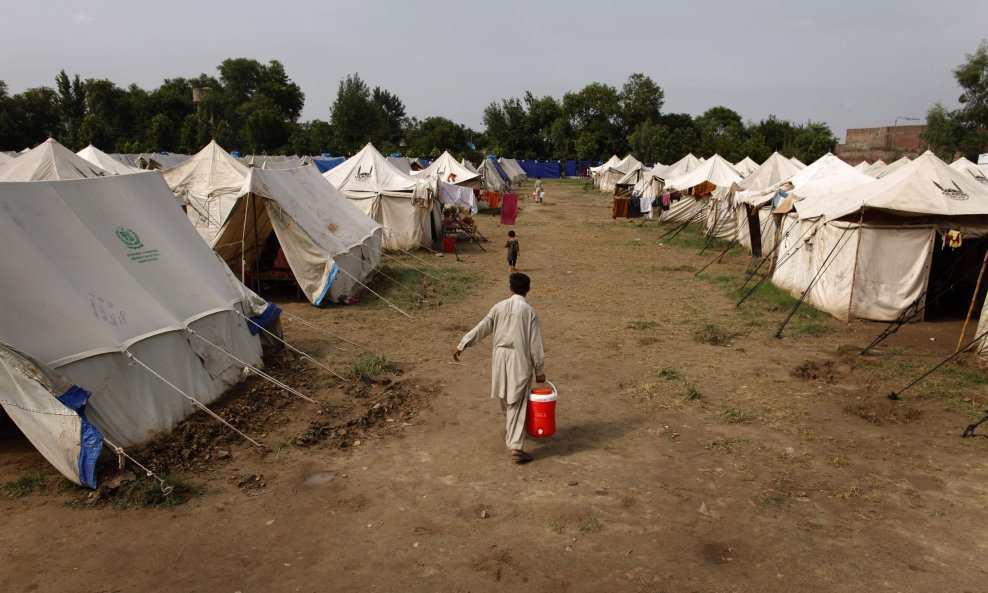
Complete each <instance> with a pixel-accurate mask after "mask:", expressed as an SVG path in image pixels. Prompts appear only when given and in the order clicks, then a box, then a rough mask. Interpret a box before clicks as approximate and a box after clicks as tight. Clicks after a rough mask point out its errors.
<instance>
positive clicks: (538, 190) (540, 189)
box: [535, 177, 545, 204]
mask: <svg viewBox="0 0 988 593" xmlns="http://www.w3.org/2000/svg"><path fill="white" fill-rule="evenodd" d="M544 195H545V187H544V186H543V185H542V177H536V178H535V203H536V204H541V203H542V196H544Z"/></svg>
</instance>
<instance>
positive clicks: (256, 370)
mask: <svg viewBox="0 0 988 593" xmlns="http://www.w3.org/2000/svg"><path fill="white" fill-rule="evenodd" d="M185 331H187V332H189V333H190V334H191V335H193V336H195V337H197V338H199V339H200V340H202V341H203V342H205V343H207V344H209V345H210V346H212V347H213V348H216V349H217V350H219V351H220V352H222V353H223V354H226V355H227V356H229V357H230V358H232V359H233V360H235V361H237V362H239V363H240V364H242V365H244V370H245V371H250V372H253V373H256V374H257V375H259V376H260V377H262V378H264V379H267V380H268V381H270V382H271V383H273V384H274V385H276V386H278V387H281V388H282V389H284V390H285V391H287V392H288V393H291V394H292V395H295V396H297V397H300V398H302V399H304V400H305V401H307V402H310V403H313V404H316V405H320V406H321V405H322V404H320V403H319V402H318V401H316V400H314V399H312V398H311V397H309V396H308V395H305V394H304V393H302V392H301V391H298V390H296V389H293V388H291V387H289V386H288V385H285V384H284V383H282V382H281V381H279V380H277V379H275V378H274V377H272V376H271V375H269V374H267V373H265V372H264V371H262V370H261V369H259V368H257V367H256V366H254V365H252V364H250V363H249V362H246V361H244V360H240V359H239V358H237V357H236V356H234V355H233V354H231V353H229V352H227V351H226V350H224V349H223V348H220V347H219V346H217V345H216V344H214V343H212V342H210V341H209V340H207V339H206V338H204V337H202V336H201V335H200V334H199V332H197V331H196V330H194V329H192V328H190V327H189V328H185Z"/></svg>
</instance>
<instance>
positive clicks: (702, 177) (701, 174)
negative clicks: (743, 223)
mask: <svg viewBox="0 0 988 593" xmlns="http://www.w3.org/2000/svg"><path fill="white" fill-rule="evenodd" d="M738 181H741V176H740V175H738V172H737V171H736V170H735V169H734V165H732V164H731V163H729V162H727V161H726V160H724V157H722V156H720V155H717V154H715V155H713V156H712V157H710V158H709V159H707V160H706V161H705V162H703V163H701V164H700V165H699V166H698V167H696V168H695V169H693V170H692V171H690V172H689V173H686V174H684V175H680V176H678V177H667V178H666V188H667V189H673V190H676V191H679V192H683V196H682V199H680V200H678V201H677V202H674V203H673V204H672V205H671V206H670V208H669V209H668V210H663V211H662V214H661V216H660V217H659V220H661V221H663V222H687V221H693V222H699V221H701V220H704V219H705V218H706V214H707V208H708V206H709V204H710V200H711V198H714V199H717V198H719V197H720V196H721V195H722V194H726V193H727V191H728V190H730V188H731V186H732V185H733V184H735V183H737V182H738ZM715 224H716V219H715Z"/></svg>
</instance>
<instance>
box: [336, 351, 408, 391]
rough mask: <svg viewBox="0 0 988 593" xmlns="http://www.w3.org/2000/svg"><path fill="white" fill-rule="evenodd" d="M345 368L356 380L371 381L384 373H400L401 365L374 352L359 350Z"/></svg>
mask: <svg viewBox="0 0 988 593" xmlns="http://www.w3.org/2000/svg"><path fill="white" fill-rule="evenodd" d="M347 370H349V371H350V374H351V375H353V377H354V378H355V379H357V380H360V381H363V382H364V383H373V382H375V381H377V380H378V379H380V378H381V376H382V375H386V374H398V373H401V367H400V366H398V364H397V363H395V362H393V361H391V360H389V359H388V358H387V357H385V356H382V355H380V354H377V353H374V352H361V353H360V354H359V355H358V356H357V360H355V361H353V362H352V363H351V364H350V366H349V367H347Z"/></svg>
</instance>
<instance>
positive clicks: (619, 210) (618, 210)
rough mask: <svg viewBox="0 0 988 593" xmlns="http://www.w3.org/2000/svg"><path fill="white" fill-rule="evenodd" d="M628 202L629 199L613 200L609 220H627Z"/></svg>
mask: <svg viewBox="0 0 988 593" xmlns="http://www.w3.org/2000/svg"><path fill="white" fill-rule="evenodd" d="M628 202H629V198H617V197H616V198H614V206H613V207H612V208H611V218H628Z"/></svg>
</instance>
